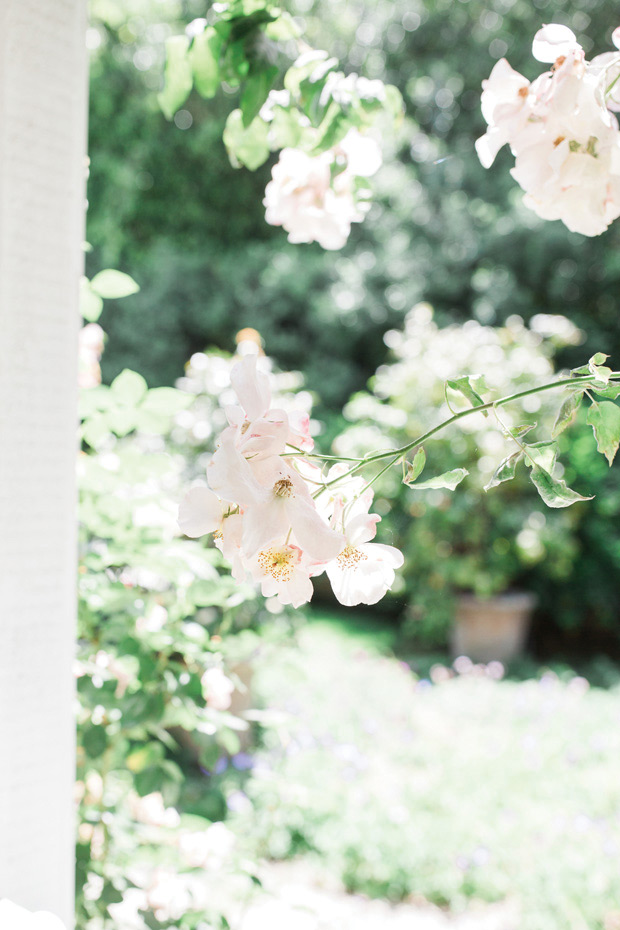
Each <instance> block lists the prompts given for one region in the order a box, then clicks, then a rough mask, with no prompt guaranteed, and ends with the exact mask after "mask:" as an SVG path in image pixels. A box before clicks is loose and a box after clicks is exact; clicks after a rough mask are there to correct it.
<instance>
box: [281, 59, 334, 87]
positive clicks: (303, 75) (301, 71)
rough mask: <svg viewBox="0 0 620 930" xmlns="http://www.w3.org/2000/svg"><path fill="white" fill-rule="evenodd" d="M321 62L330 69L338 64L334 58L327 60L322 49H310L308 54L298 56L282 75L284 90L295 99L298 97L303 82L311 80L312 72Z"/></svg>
mask: <svg viewBox="0 0 620 930" xmlns="http://www.w3.org/2000/svg"><path fill="white" fill-rule="evenodd" d="M322 62H325V63H326V64H327V63H328V64H329V66H330V67H335V66H336V65H337V64H338V61H337V59H336V58H332V59H329V58H328V55H327V52H324V51H323V50H322V49H311V50H310V51H309V52H304V53H303V55H300V56H299V58H298V59H297V60H296V61H295V62H294V64H292V65H291V67H290V68H289V69H288V71H287V72H286V74H285V75H284V86H285V88H286V90H288V91H290V93H291V94H293V96H295V97H297V96H299V92H300V88H301V85H302V83H303V81H306V80H308V79H309V78H310V79H311V76H312V74H313V72H315V71H316V69H317V68H318V67H319V65H320V64H321V63H322Z"/></svg>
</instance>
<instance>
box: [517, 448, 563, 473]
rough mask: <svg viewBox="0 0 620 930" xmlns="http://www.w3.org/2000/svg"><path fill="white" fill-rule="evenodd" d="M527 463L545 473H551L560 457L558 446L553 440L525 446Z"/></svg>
mask: <svg viewBox="0 0 620 930" xmlns="http://www.w3.org/2000/svg"><path fill="white" fill-rule="evenodd" d="M525 450H526V452H525V461H526V464H527V465H537V466H538V467H539V468H542V469H543V470H544V471H548V472H549V473H551V472H552V471H553V469H554V467H555V462H556V459H557V457H558V444H557V442H552V441H551V440H545V441H543V442H533V443H530V444H529V445H527V446H525Z"/></svg>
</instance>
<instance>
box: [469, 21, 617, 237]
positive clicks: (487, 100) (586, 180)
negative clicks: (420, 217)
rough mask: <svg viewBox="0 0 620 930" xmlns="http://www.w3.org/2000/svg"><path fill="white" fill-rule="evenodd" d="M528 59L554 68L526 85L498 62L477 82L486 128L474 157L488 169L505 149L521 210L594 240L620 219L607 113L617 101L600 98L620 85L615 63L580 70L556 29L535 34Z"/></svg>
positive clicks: (580, 56) (613, 126)
mask: <svg viewBox="0 0 620 930" xmlns="http://www.w3.org/2000/svg"><path fill="white" fill-rule="evenodd" d="M616 38H617V36H616V33H614V43H615V42H616ZM619 41H620V40H619ZM532 51H533V54H534V57H535V58H537V59H538V60H539V61H542V62H546V63H551V62H552V63H553V66H552V68H551V70H550V71H547V72H544V73H543V74H541V75H540V76H539V77H538V78H537V79H536V80H535V81H533V82H532V83H531V84H530V83H529V82H528V81H527V80H526V79H525V78H524V77H523V76H522V75H520V74H518V72H516V71H513V69H512V68H511V67H510V65H509V64H508V62H507V61H505V60H504V59H502V60H501V61H499V62H498V63H497V64H496V65H495V67H494V68H493V71H492V72H491V75H490V77H489V79H488V81H485V82H483V94H482V112H483V116H484V118H485V120H486V121H487V123H488V127H489V128H488V130H487V132H486V133H485V135H484V136H482V138H481V139H478V141H477V143H476V150H477V152H478V156H479V158H480V161H481V162H482V164H483V165H484V166H485V167H489V166H490V165H491V164H492V163H493V161H494V159H495V156H496V154H497V152H498V151H499V149H500V148H501V147H502V146H503V145H504V144H508V145H509V146H510V148H511V151H512V152H513V154H514V155H515V167H514V168H513V169H512V172H511V173H512V176H513V177H514V178H515V180H516V181H517V182H518V183H519V185H520V186H521V187H522V188H523V190H524V191H525V197H524V203H525V205H526V206H528V207H529V208H530V209H532V210H534V212H535V213H537V214H538V216H540V217H542V218H543V219H559V220H562V222H563V223H564V224H565V225H566V226H567V227H568V228H569V229H571V230H573V231H574V232H580V233H582V234H583V235H586V236H596V235H599V234H600V233H602V232H603V231H604V230H605V229H607V227H608V226H609V224H610V223H611V222H612V221H613V220H614V219H616V217H618V216H620V132H619V129H618V123H617V120H616V118H615V117H614V116H613V114H612V113H611V112H610V108H614V106H615V105H616V104H618V105H619V106H620V98H619V100H617V101H614V98H613V91H612V92H611V95H610V94H608V93H607V91H608V90H609V89H610V88H612V87H613V85H614V82H615V81H616V79H618V78H620V55H618V54H617V53H607V54H605V55H602V56H599V57H598V58H596V59H594V61H592V62H587V61H586V59H585V54H584V51H583V49H582V47H581V46H580V45H579V43H578V42H577V39H576V37H575V35H574V34H573V32H572V31H571V30H570V29H568V28H567V27H566V26H561V25H558V24H551V25H548V26H544V27H543V28H542V29H540V30H539V31H538V32H537V33H536V36H535V37H534V42H533V48H532ZM618 93H620V85H618Z"/></svg>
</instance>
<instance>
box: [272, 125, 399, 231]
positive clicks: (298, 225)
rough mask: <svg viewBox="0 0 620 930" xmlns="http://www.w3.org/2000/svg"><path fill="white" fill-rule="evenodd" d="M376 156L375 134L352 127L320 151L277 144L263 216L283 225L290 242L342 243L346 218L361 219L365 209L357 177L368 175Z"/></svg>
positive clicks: (378, 156) (376, 166) (348, 227)
mask: <svg viewBox="0 0 620 930" xmlns="http://www.w3.org/2000/svg"><path fill="white" fill-rule="evenodd" d="M381 161H382V157H381V150H380V148H379V146H378V145H377V143H376V142H375V141H374V139H371V138H370V137H369V136H363V135H361V134H360V133H359V132H358V131H357V130H355V129H351V130H349V132H348V133H347V135H346V136H345V137H344V139H343V140H342V141H341V142H340V143H338V145H336V146H334V147H333V148H331V149H328V151H326V152H322V153H321V154H320V155H308V154H306V152H303V151H301V150H300V149H293V148H286V149H282V151H281V152H280V158H279V160H278V162H277V164H276V165H274V167H273V169H272V172H271V176H272V180H271V181H270V182H269V184H268V185H267V188H266V190H265V199H264V201H263V203H264V205H265V208H266V213H265V219H266V220H267V222H268V223H270V224H271V225H272V226H282V227H284V229H285V230H286V231H287V232H288V234H289V235H288V239H289V242H295V243H299V242H318V243H319V245H321V246H323V248H324V249H341V248H342V247H343V245H344V244H345V243H346V241H347V239H348V238H349V234H350V232H351V223H360V222H361V221H362V220H363V219H364V215H365V214H366V213H367V211H368V207H369V204H368V201H367V200H364V199H363V196H362V191H361V190H360V187H359V179H360V178H369V177H372V175H373V174H375V173H376V172H377V171H378V169H379V168H380V167H381Z"/></svg>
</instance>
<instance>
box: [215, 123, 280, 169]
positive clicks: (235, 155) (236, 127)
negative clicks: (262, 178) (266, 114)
mask: <svg viewBox="0 0 620 930" xmlns="http://www.w3.org/2000/svg"><path fill="white" fill-rule="evenodd" d="M268 134H269V126H268V124H267V123H266V122H265V121H264V120H262V119H261V118H260V116H257V117H256V119H254V120H253V121H252V122H251V123H250V125H249V126H247V127H245V126H244V125H243V117H242V115H241V110H233V111H232V113H231V114H230V115H229V117H228V119H227V120H226V128H225V129H224V145H225V146H226V148H227V149H228V154H229V157H230V160H231V162H232V163H233V165H234V164H235V162H237V163H238V164H242V165H245V167H246V168H249V169H250V171H255V170H256V169H257V168H259V167H260V166H261V165H262V164H263V163H264V162H265V161H266V160H267V158H268V157H269V151H270V149H269V141H268Z"/></svg>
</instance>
